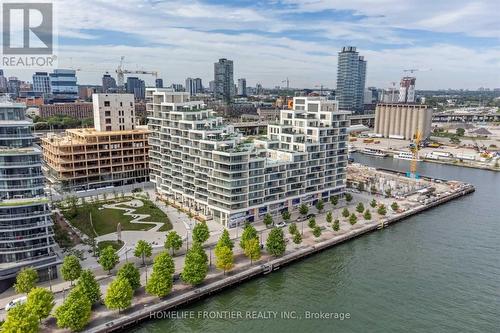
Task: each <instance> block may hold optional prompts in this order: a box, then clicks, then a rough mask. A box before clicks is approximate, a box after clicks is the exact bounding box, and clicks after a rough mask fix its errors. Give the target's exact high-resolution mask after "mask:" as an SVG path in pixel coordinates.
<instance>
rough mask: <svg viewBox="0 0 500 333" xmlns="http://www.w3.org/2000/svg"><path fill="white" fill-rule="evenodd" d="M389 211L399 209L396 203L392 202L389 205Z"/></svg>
mask: <svg viewBox="0 0 500 333" xmlns="http://www.w3.org/2000/svg"><path fill="white" fill-rule="evenodd" d="M391 209H392V210H393V211H397V210H398V209H399V205H398V203H397V202H396V201H394V202H393V203H392V204H391Z"/></svg>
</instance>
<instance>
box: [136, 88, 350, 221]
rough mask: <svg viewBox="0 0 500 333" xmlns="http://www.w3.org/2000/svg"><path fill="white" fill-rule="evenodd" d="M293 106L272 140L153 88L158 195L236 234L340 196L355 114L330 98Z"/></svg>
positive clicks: (272, 130) (182, 96)
mask: <svg viewBox="0 0 500 333" xmlns="http://www.w3.org/2000/svg"><path fill="white" fill-rule="evenodd" d="M293 105H294V108H293V109H291V110H281V112H280V120H279V123H278V124H277V125H269V126H268V134H267V136H255V137H245V136H243V135H242V134H241V133H240V132H239V131H237V130H235V129H234V127H233V126H231V125H226V124H225V123H224V119H223V118H222V117H219V116H217V115H216V113H215V112H214V111H213V110H211V109H208V108H207V106H206V105H205V104H204V103H203V102H200V101H191V100H190V98H189V94H188V93H182V92H172V91H168V90H165V89H155V88H149V89H146V108H147V112H148V119H149V122H148V126H149V130H150V137H149V144H150V147H151V148H150V151H149V157H150V168H151V173H150V178H151V181H152V182H153V183H155V185H156V190H157V191H158V193H159V194H160V195H161V196H162V197H163V198H164V199H168V200H169V201H173V202H176V203H177V204H179V205H182V206H183V207H184V208H186V209H190V210H191V211H192V212H193V213H195V214H196V215H198V216H200V217H202V218H205V219H213V220H215V221H216V222H218V223H221V224H222V225H224V226H226V227H229V228H231V227H235V226H237V225H241V224H243V223H245V222H247V221H248V222H253V221H257V220H261V219H262V218H263V217H264V216H265V215H266V214H267V213H270V214H272V215H278V214H280V213H281V212H283V211H284V210H293V209H295V208H297V207H298V206H299V205H301V204H302V203H305V204H308V205H313V204H315V203H316V202H317V201H318V200H320V199H324V200H327V199H328V198H329V197H330V196H332V195H341V194H342V193H343V191H344V189H345V181H346V166H347V127H348V126H349V120H348V118H347V116H348V114H350V112H345V111H339V110H338V105H337V103H336V102H335V101H331V100H327V99H326V98H323V97H295V98H294V103H293Z"/></svg>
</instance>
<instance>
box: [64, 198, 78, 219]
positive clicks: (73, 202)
mask: <svg viewBox="0 0 500 333" xmlns="http://www.w3.org/2000/svg"><path fill="white" fill-rule="evenodd" d="M66 200H67V202H68V206H69V209H70V210H69V214H70V216H72V217H75V216H76V214H78V210H77V204H78V198H77V197H76V196H74V195H72V196H69V197H68V198H67V199H66Z"/></svg>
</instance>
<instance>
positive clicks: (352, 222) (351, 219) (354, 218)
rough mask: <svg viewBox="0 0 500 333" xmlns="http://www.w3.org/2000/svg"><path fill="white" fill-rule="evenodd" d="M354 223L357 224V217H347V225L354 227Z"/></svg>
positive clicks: (354, 215)
mask: <svg viewBox="0 0 500 333" xmlns="http://www.w3.org/2000/svg"><path fill="white" fill-rule="evenodd" d="M356 222H358V217H357V216H356V214H354V213H352V214H351V216H349V223H350V224H351V225H355V224H356Z"/></svg>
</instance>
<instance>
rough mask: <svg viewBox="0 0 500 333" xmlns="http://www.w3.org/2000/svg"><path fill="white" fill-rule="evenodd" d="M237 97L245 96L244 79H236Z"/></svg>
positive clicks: (245, 85) (245, 82)
mask: <svg viewBox="0 0 500 333" xmlns="http://www.w3.org/2000/svg"><path fill="white" fill-rule="evenodd" d="M238 95H239V96H246V95H247V80H246V79H243V78H241V79H238Z"/></svg>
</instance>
